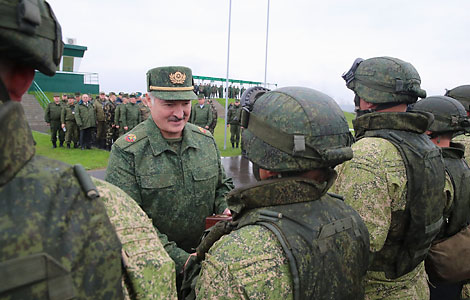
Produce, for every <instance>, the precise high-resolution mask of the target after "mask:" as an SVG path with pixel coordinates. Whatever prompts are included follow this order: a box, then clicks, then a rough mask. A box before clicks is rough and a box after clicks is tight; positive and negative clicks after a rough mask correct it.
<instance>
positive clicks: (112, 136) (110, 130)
mask: <svg viewBox="0 0 470 300" xmlns="http://www.w3.org/2000/svg"><path fill="white" fill-rule="evenodd" d="M105 136H106V144H105V147H106V149H111V146H112V145H113V143H114V142H115V141H116V140H117V139H118V138H119V129H117V128H116V127H113V126H112V125H111V124H106V135H105Z"/></svg>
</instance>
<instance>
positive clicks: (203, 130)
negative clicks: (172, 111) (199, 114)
mask: <svg viewBox="0 0 470 300" xmlns="http://www.w3.org/2000/svg"><path fill="white" fill-rule="evenodd" d="M197 128H198V129H199V131H200V132H202V133H206V130H205V129H204V128H202V127H199V126H198V127H197Z"/></svg>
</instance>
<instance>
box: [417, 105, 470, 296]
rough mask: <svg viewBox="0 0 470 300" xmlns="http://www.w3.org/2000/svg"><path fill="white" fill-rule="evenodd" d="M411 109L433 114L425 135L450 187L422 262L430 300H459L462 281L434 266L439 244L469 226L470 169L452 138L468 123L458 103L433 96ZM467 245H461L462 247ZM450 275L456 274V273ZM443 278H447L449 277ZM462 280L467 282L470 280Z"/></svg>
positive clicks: (460, 147)
mask: <svg viewBox="0 0 470 300" xmlns="http://www.w3.org/2000/svg"><path fill="white" fill-rule="evenodd" d="M412 110H413V111H425V112H429V113H432V114H433V115H434V122H433V123H432V124H431V126H430V127H429V130H428V131H427V132H426V134H427V135H428V136H429V137H430V138H431V141H432V142H433V143H434V144H436V146H438V147H440V148H441V149H442V156H443V158H444V164H445V166H446V174H447V177H448V178H449V180H450V184H449V188H447V189H446V191H445V194H446V195H447V202H446V206H445V210H444V219H445V220H446V221H445V222H444V223H443V226H442V228H441V230H440V232H439V234H438V235H437V237H436V240H435V241H434V245H433V246H432V247H431V250H430V253H429V255H428V257H427V258H426V261H425V264H426V272H427V273H428V275H429V280H430V283H429V289H430V292H431V297H430V299H431V300H447V299H460V297H461V294H462V287H463V284H464V281H460V282H450V281H449V280H446V278H443V277H442V276H441V273H442V270H439V266H440V263H435V261H436V260H435V259H439V257H440V255H442V254H441V253H439V251H442V250H440V249H439V248H438V245H439V244H440V243H445V241H446V240H447V239H448V238H450V237H452V236H454V235H455V234H457V233H459V232H460V231H461V230H462V229H465V228H466V227H467V226H469V225H470V185H469V184H468V180H469V179H470V168H469V167H468V165H467V163H466V162H465V160H464V159H463V155H464V151H465V146H464V145H463V144H460V143H456V142H453V137H455V136H459V135H461V134H463V133H466V132H469V130H470V121H469V119H468V116H467V111H466V110H465V108H464V106H463V105H462V104H461V103H459V101H457V100H455V99H453V98H450V97H446V96H433V97H428V98H426V99H423V100H421V101H418V102H417V103H416V104H415V105H414V106H413V109H412ZM468 246H469V245H462V247H468ZM455 248H458V247H454V250H455V251H456V250H457V249H455ZM448 254H450V253H448ZM436 255H437V257H436ZM444 255H445V254H444ZM454 256H455V255H454ZM435 257H436V258H435ZM459 258H460V259H462V260H465V259H466V261H468V257H467V258H464V257H462V256H459ZM455 264H456V265H459V262H455ZM444 273H445V272H444ZM452 273H454V274H455V273H458V271H457V272H452ZM446 275H447V276H448V274H446ZM462 279H463V280H470V278H462Z"/></svg>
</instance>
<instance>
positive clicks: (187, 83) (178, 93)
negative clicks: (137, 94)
mask: <svg viewBox="0 0 470 300" xmlns="http://www.w3.org/2000/svg"><path fill="white" fill-rule="evenodd" d="M193 89H194V87H193V75H192V71H191V69H190V68H187V67H180V66H171V67H160V68H154V69H151V70H149V71H148V72H147V91H148V92H150V93H151V94H152V95H153V96H154V97H156V98H158V99H162V100H195V99H197V96H196V94H195V93H194V91H193Z"/></svg>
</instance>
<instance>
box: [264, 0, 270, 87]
mask: <svg viewBox="0 0 470 300" xmlns="http://www.w3.org/2000/svg"><path fill="white" fill-rule="evenodd" d="M269 3H270V0H268V13H267V22H266V55H265V60H264V87H266V77H267V74H268V35H269Z"/></svg>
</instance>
